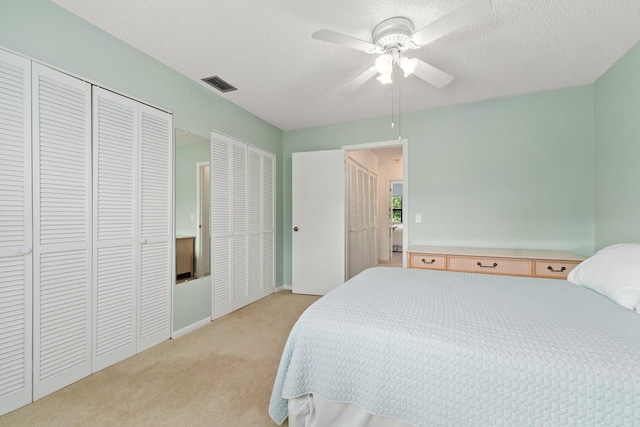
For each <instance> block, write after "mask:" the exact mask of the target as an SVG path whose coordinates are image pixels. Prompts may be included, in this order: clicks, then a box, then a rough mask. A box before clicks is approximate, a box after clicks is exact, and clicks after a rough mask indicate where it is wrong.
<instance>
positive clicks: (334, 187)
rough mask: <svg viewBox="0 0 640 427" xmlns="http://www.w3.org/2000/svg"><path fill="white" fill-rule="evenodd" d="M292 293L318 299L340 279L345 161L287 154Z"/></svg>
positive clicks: (333, 154) (326, 154) (327, 155)
mask: <svg viewBox="0 0 640 427" xmlns="http://www.w3.org/2000/svg"><path fill="white" fill-rule="evenodd" d="M292 157H293V170H292V225H293V227H294V228H293V235H292V243H291V251H292V256H291V258H292V284H291V287H292V290H293V292H294V293H300V294H312V295H324V294H326V293H327V292H329V291H331V290H333V289H335V288H336V287H338V286H340V285H341V284H342V283H344V277H345V182H346V181H345V157H344V151H342V150H326V151H313V152H304V153H293V156H292Z"/></svg>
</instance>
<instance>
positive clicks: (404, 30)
mask: <svg viewBox="0 0 640 427" xmlns="http://www.w3.org/2000/svg"><path fill="white" fill-rule="evenodd" d="M412 35H413V22H411V20H410V19H409V18H405V17H402V16H396V17H394V18H389V19H385V20H384V21H382V22H380V23H379V24H378V25H376V27H375V28H374V29H373V33H372V36H373V43H374V44H375V45H376V48H375V53H385V52H387V51H388V50H389V49H394V48H395V49H398V50H399V51H400V52H403V51H405V50H407V49H415V48H417V47H419V46H417V45H415V43H413V42H412V41H411V36H412Z"/></svg>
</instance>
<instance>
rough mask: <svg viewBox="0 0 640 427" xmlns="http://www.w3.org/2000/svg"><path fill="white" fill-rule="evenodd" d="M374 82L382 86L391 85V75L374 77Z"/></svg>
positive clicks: (384, 74)
mask: <svg viewBox="0 0 640 427" xmlns="http://www.w3.org/2000/svg"><path fill="white" fill-rule="evenodd" d="M376 80H378V81H379V82H380V83H382V84H383V85H388V84H391V83H393V80H391V73H383V74H380V75H379V76H378V77H376Z"/></svg>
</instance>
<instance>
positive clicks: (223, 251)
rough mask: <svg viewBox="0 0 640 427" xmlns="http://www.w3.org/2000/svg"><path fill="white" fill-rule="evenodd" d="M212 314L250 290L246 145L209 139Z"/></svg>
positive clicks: (228, 308) (239, 302)
mask: <svg viewBox="0 0 640 427" xmlns="http://www.w3.org/2000/svg"><path fill="white" fill-rule="evenodd" d="M211 182H212V185H211V200H212V205H213V206H212V215H211V219H212V233H211V236H212V243H211V258H212V271H211V278H212V280H211V283H212V292H211V298H212V301H211V303H212V315H211V317H212V318H214V319H215V318H218V317H220V316H223V315H225V314H227V313H230V312H232V311H234V310H236V309H238V308H240V307H242V306H244V305H246V299H247V297H248V294H249V288H248V285H249V271H248V262H249V260H248V257H247V252H248V245H249V239H248V237H249V235H248V234H249V233H248V212H247V206H248V204H247V203H248V202H247V198H248V195H247V182H248V179H247V145H246V144H244V143H241V142H239V141H235V140H233V139H230V138H228V139H227V138H217V137H216V136H215V135H214V136H213V138H212V140H211Z"/></svg>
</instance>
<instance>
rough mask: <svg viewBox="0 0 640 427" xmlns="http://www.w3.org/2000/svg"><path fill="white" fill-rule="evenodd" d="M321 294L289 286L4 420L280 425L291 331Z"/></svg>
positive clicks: (55, 423) (47, 423) (76, 423)
mask: <svg viewBox="0 0 640 427" xmlns="http://www.w3.org/2000/svg"><path fill="white" fill-rule="evenodd" d="M317 299H318V297H315V296H309V295H294V294H292V293H291V292H289V291H283V292H279V293H276V294H273V295H270V296H268V297H266V298H264V299H262V300H260V301H258V302H255V303H253V304H251V305H249V306H247V307H244V308H242V309H240V310H238V311H235V312H233V313H231V314H229V315H227V316H224V317H222V318H220V319H217V320H215V321H213V322H212V323H210V324H208V325H207V326H204V327H202V328H200V329H198V330H196V331H194V332H192V333H190V334H188V335H185V336H183V337H180V338H178V339H175V340H168V341H165V342H163V343H161V344H159V345H157V346H155V347H152V348H150V349H149V350H146V351H144V352H142V353H140V354H137V355H135V356H133V357H130V358H128V359H126V360H124V361H122V362H119V363H117V364H115V365H113V366H110V367H108V368H106V369H103V370H101V371H99V372H96V373H95V374H93V375H90V376H89V377H86V378H84V379H82V380H80V381H78V382H76V383H74V384H71V385H69V386H67V387H65V388H63V389H62V390H59V391H57V392H55V393H52V394H50V395H48V396H46V397H44V398H42V399H40V400H38V401H36V402H34V403H31V404H29V405H27V406H24V407H22V408H20V409H17V410H15V411H13V412H10V413H8V414H6V415H3V416H1V417H0V427H5V426H12V427H15V426H65V427H66V426H221V427H226V426H229V427H231V426H233V427H243V426H251V427H254V426H255V427H261V426H275V425H276V424H275V423H274V422H273V421H272V420H271V418H270V417H269V414H268V405H269V398H270V396H271V388H272V387H273V381H274V379H275V375H276V371H277V369H278V363H279V361H280V356H281V354H282V350H283V348H284V344H285V342H286V340H287V336H288V334H289V332H290V330H291V328H292V327H293V324H294V323H295V321H296V320H297V319H298V317H299V316H300V314H302V312H303V311H304V310H305V309H306V308H307V307H308V306H309V305H311V304H312V303H313V302H314V301H316V300H317Z"/></svg>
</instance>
